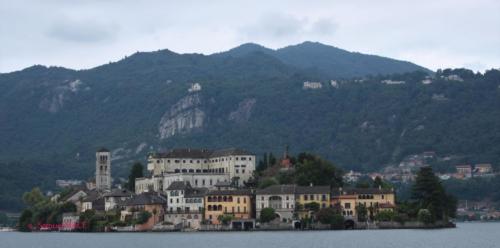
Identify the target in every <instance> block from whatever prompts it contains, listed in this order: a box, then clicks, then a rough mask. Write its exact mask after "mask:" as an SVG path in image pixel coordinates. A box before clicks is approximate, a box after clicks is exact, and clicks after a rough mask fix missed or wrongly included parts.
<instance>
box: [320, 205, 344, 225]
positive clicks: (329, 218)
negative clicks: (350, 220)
mask: <svg viewBox="0 0 500 248" xmlns="http://www.w3.org/2000/svg"><path fill="white" fill-rule="evenodd" d="M316 218H317V219H318V221H319V222H320V223H321V224H330V226H331V228H333V229H342V228H343V227H344V216H342V215H340V214H339V213H338V212H337V211H336V210H335V209H333V208H323V209H321V210H319V212H318V213H317V214H316Z"/></svg>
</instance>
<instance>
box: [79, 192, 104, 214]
mask: <svg viewBox="0 0 500 248" xmlns="http://www.w3.org/2000/svg"><path fill="white" fill-rule="evenodd" d="M87 210H94V211H104V197H103V196H102V195H101V194H100V193H99V192H97V191H95V190H92V191H89V193H88V194H87V196H85V197H84V198H83V199H82V210H81V212H85V211H87Z"/></svg>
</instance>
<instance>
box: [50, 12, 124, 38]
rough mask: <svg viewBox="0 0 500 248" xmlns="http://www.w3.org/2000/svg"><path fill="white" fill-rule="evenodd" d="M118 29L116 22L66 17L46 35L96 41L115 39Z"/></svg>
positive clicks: (56, 23)
mask: <svg viewBox="0 0 500 248" xmlns="http://www.w3.org/2000/svg"><path fill="white" fill-rule="evenodd" d="M118 31H119V26H118V25H115V24H107V23H98V22H96V21H94V20H88V19H87V20H73V19H71V18H65V19H62V20H58V21H56V22H54V23H53V24H52V26H50V27H49V28H48V30H47V32H46V35H47V36H48V37H49V38H53V39H57V40H60V41H64V42H82V43H94V42H101V41H109V40H113V39H114V38H115V37H116V35H117V32H118Z"/></svg>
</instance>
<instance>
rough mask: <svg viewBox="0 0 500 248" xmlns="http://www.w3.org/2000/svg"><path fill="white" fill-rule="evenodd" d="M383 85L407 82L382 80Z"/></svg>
mask: <svg viewBox="0 0 500 248" xmlns="http://www.w3.org/2000/svg"><path fill="white" fill-rule="evenodd" d="M381 83H383V84H405V83H406V82H405V81H396V80H391V79H386V80H382V81H381Z"/></svg>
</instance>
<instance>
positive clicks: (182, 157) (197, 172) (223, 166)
mask: <svg viewBox="0 0 500 248" xmlns="http://www.w3.org/2000/svg"><path fill="white" fill-rule="evenodd" d="M147 168H148V171H150V172H151V174H152V176H153V177H159V178H161V177H163V179H154V180H153V181H151V180H148V179H150V178H148V179H146V178H141V179H139V180H137V181H136V184H139V185H140V186H139V188H140V189H143V188H144V187H145V186H143V185H151V184H155V183H156V182H158V183H157V184H158V186H156V187H158V188H159V182H160V181H161V182H162V187H163V189H166V188H168V186H169V184H170V183H172V182H174V181H180V180H183V181H189V182H190V183H191V185H193V186H195V187H211V186H212V185H215V184H216V183H217V182H219V181H230V182H234V183H235V184H236V185H243V184H244V183H245V182H247V181H249V180H250V178H252V176H253V172H254V170H255V155H253V154H250V153H248V152H246V151H244V150H241V149H224V150H216V151H210V150H206V149H174V150H172V151H170V152H167V153H158V154H150V155H149V157H148V166H147ZM153 177H152V178H153ZM155 180H156V181H155Z"/></svg>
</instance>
